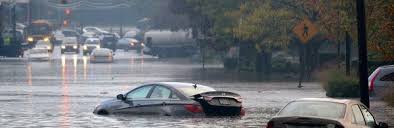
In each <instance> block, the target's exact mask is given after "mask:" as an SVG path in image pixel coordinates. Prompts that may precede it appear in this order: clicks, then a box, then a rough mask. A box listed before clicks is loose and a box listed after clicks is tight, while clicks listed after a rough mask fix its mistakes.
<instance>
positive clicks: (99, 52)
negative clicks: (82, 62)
mask: <svg viewBox="0 0 394 128" xmlns="http://www.w3.org/2000/svg"><path fill="white" fill-rule="evenodd" d="M113 61H114V53H113V51H112V50H111V49H108V48H96V49H94V50H93V51H92V53H91V54H90V62H93V63H112V62H113Z"/></svg>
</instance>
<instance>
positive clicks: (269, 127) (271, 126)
mask: <svg viewBox="0 0 394 128" xmlns="http://www.w3.org/2000/svg"><path fill="white" fill-rule="evenodd" d="M273 127H274V122H272V121H269V122H268V123H267V127H266V128H273Z"/></svg>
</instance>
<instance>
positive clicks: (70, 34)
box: [63, 31, 78, 37]
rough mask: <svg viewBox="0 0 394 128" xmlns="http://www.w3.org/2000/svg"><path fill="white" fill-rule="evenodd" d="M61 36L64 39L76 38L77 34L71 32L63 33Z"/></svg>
mask: <svg viewBox="0 0 394 128" xmlns="http://www.w3.org/2000/svg"><path fill="white" fill-rule="evenodd" d="M63 35H64V37H77V36H78V34H77V32H73V31H63Z"/></svg>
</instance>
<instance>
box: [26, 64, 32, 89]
mask: <svg viewBox="0 0 394 128" xmlns="http://www.w3.org/2000/svg"><path fill="white" fill-rule="evenodd" d="M27 84H28V85H30V86H31V85H33V81H32V70H31V64H30V63H28V64H27Z"/></svg>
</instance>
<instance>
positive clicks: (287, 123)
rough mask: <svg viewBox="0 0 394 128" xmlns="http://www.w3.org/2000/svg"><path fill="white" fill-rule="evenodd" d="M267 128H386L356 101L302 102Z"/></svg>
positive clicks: (289, 107) (284, 111)
mask: <svg viewBox="0 0 394 128" xmlns="http://www.w3.org/2000/svg"><path fill="white" fill-rule="evenodd" d="M267 128H388V125H387V124H386V123H382V122H378V121H376V119H375V118H374V116H373V115H372V114H371V113H370V112H369V110H368V108H367V107H366V106H365V105H364V104H362V103H360V102H359V101H356V100H349V99H331V98H304V99H298V100H295V101H292V102H290V103H289V104H287V105H286V106H285V107H284V108H283V109H282V110H280V111H279V112H278V114H277V115H276V116H275V117H273V118H272V119H271V120H270V121H269V122H268V123H267Z"/></svg>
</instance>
